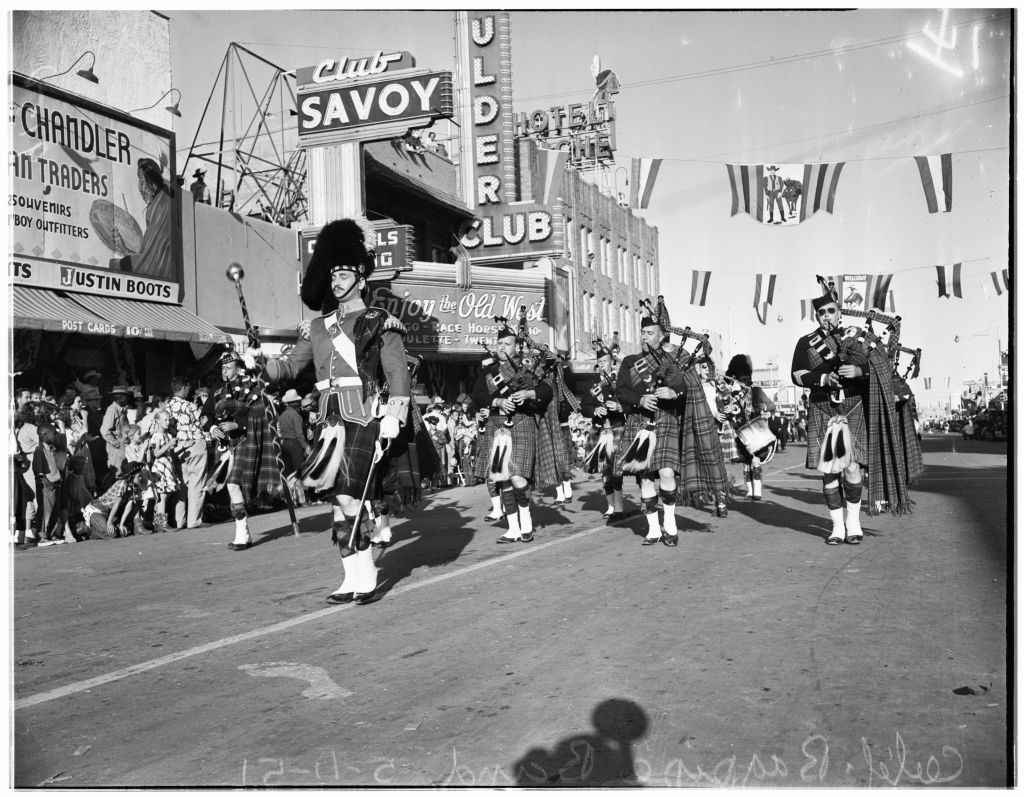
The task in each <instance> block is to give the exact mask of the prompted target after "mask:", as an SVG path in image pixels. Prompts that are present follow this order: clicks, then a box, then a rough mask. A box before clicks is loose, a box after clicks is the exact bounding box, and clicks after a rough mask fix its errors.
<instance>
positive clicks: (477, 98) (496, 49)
mask: <svg viewBox="0 0 1024 797" xmlns="http://www.w3.org/2000/svg"><path fill="white" fill-rule="evenodd" d="M458 19H459V30H458V48H459V69H460V75H461V83H462V85H461V88H462V89H464V90H465V91H466V94H467V95H468V97H469V103H467V107H465V108H463V109H462V111H461V118H462V131H463V139H462V140H463V142H464V144H463V151H464V159H463V164H464V165H463V172H462V175H463V180H464V181H465V186H466V192H467V195H466V199H467V201H468V203H469V205H470V206H471V207H473V208H475V209H476V215H477V216H478V217H479V218H480V220H481V223H480V225H479V227H478V228H475V229H471V230H469V231H467V232H465V233H464V234H463V236H462V239H461V241H462V244H463V246H465V247H466V248H467V249H469V250H470V251H471V252H472V254H473V262H474V263H480V262H485V261H488V260H514V259H519V260H522V259H524V258H533V257H539V256H541V255H544V254H558V247H557V246H555V245H554V244H555V242H554V240H553V238H554V232H555V230H554V224H553V221H552V213H551V211H550V210H549V209H548V208H547V207H546V206H544V205H542V204H539V203H536V202H530V201H518V200H517V196H516V163H515V150H516V141H515V130H514V126H513V118H512V66H511V63H512V55H511V25H510V21H509V14H508V12H507V11H493V12H485V13H483V14H479V13H478V12H468V11H460V12H459V16H458Z"/></svg>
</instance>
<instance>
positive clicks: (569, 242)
mask: <svg viewBox="0 0 1024 797" xmlns="http://www.w3.org/2000/svg"><path fill="white" fill-rule="evenodd" d="M565 229H566V230H569V231H570V232H571V231H572V219H571V218H569V217H566V219H565ZM574 239H575V236H574V235H566V236H565V254H566V256H567V257H568V258H569V259H570V260H571V261H572V262H573V263H576V262H577V261H576V253H575V251H574V250H575V248H576V241H575V240H574Z"/></svg>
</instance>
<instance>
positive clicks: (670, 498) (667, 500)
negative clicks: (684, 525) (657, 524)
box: [658, 488, 679, 535]
mask: <svg viewBox="0 0 1024 797" xmlns="http://www.w3.org/2000/svg"><path fill="white" fill-rule="evenodd" d="M658 495H660V496H661V503H662V506H663V507H664V508H665V519H664V521H663V522H662V525H663V526H664V527H665V533H666V534H670V535H673V534H678V533H679V530H678V529H677V528H676V491H675V490H665V489H664V488H662V489H659V490H658Z"/></svg>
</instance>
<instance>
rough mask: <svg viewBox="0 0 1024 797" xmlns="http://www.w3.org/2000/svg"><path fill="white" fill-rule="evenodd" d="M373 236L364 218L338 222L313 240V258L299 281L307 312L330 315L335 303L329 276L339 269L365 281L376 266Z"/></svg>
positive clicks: (374, 235) (325, 227)
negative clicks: (314, 241) (308, 310)
mask: <svg viewBox="0 0 1024 797" xmlns="http://www.w3.org/2000/svg"><path fill="white" fill-rule="evenodd" d="M376 241H377V238H376V232H375V231H374V229H373V225H372V224H370V222H369V221H368V220H367V219H365V218H350V219H337V220H336V221H332V222H330V223H329V224H327V225H325V226H324V228H323V229H322V230H320V234H319V235H317V237H316V243H315V244H314V246H313V257H312V258H311V259H310V261H309V267H308V268H307V269H306V274H305V277H303V280H302V290H301V292H300V295H301V297H302V301H303V303H304V304H305V305H306V307H308V308H309V309H310V310H315V311H317V312H320V313H325V314H326V313H330V312H333V311H334V310H336V309H337V307H338V300H337V299H336V298H335V296H334V294H333V293H332V292H331V274H332V273H333V272H334V271H336V270H338V269H342V270H345V271H351V272H353V273H354V274H355V275H356V276H357V277H360V278H363V279H366V278H368V277H369V276H370V275H371V274H372V273H373V269H374V266H376V257H375V251H374V247H375V245H376Z"/></svg>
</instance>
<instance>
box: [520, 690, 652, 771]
mask: <svg viewBox="0 0 1024 797" xmlns="http://www.w3.org/2000/svg"><path fill="white" fill-rule="evenodd" d="M591 722H592V723H593V725H594V730H593V732H592V733H583V734H578V735H575V736H568V737H566V738H565V739H563V740H561V741H560V742H559V743H558V744H556V745H555V746H554V748H552V749H551V750H545V749H544V748H542V747H534V748H532V749H531V750H529V751H527V753H526V754H525V755H524V756H523V757H522V758H520V759H519V760H518V761H516V762H515V764H514V765H513V768H512V771H513V772H514V773H516V785H518V786H526V787H531V786H532V787H535V788H536V787H553V788H566V787H594V786H617V787H629V786H640V785H641V783H640V781H639V779H638V778H637V774H636V766H635V763H634V758H633V745H634V744H635V743H636V742H637V741H639V740H640V739H642V738H643V737H644V736H645V735H646V733H647V729H648V726H649V723H648V720H647V714H646V713H645V712H644V710H643V709H642V708H641V707H640V706H638V705H637V704H636V703H634V702H633V701H631V700H623V699H619V698H613V699H611V700H605V701H603V702H602V703H599V704H598V705H597V706H596V707H595V708H594V713H593V714H592V715H591Z"/></svg>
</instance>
